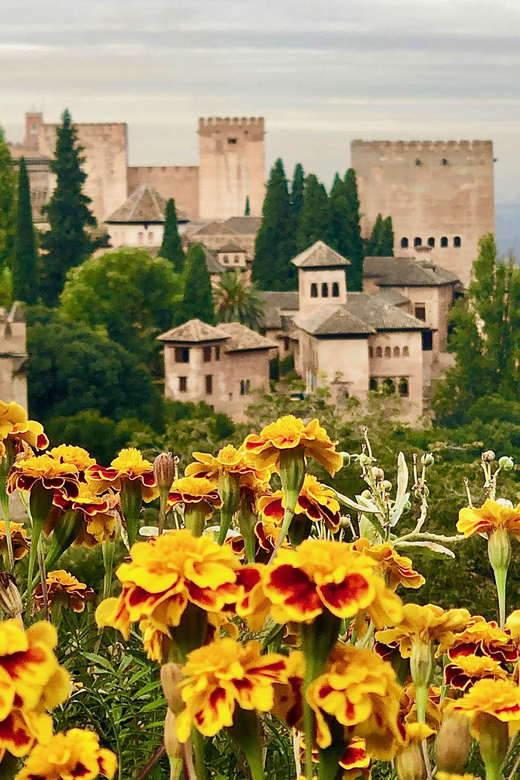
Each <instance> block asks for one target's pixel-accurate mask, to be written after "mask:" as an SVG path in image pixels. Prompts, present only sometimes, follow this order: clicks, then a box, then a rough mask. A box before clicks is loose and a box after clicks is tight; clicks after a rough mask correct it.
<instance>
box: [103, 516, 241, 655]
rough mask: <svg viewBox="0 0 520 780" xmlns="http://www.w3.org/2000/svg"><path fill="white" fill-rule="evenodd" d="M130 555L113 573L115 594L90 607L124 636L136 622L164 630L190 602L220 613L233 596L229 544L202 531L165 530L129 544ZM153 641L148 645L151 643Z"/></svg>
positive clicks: (236, 564)
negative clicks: (117, 588) (199, 533)
mask: <svg viewBox="0 0 520 780" xmlns="http://www.w3.org/2000/svg"><path fill="white" fill-rule="evenodd" d="M130 559H131V560H130V562H129V563H122V564H121V565H120V566H119V568H118V570H117V572H116V574H117V577H118V579H119V580H120V582H121V583H122V586H123V589H122V592H121V594H120V595H119V596H118V597H117V598H110V599H106V600H105V601H103V602H101V604H100V605H99V607H98V608H97V610H96V620H97V622H98V625H99V626H113V627H114V628H117V629H119V631H121V633H122V634H123V636H124V637H125V639H128V638H129V635H130V625H131V624H132V623H134V622H137V621H147V622H145V628H147V629H148V630H149V631H150V630H151V628H154V630H160V631H161V632H162V633H163V634H165V635H169V628H170V627H172V626H178V625H179V623H180V620H181V617H182V615H183V613H184V610H185V609H186V607H187V606H188V603H190V602H191V603H193V604H196V605H197V606H198V607H200V608H201V609H203V610H206V611H207V612H220V611H221V610H222V609H223V608H224V606H225V605H226V604H232V603H234V602H235V601H236V594H237V587H236V579H237V569H238V568H239V567H240V562H239V560H238V558H237V557H236V556H235V554H234V553H233V550H232V549H231V547H229V545H222V546H221V545H218V544H217V543H216V542H214V541H213V539H211V538H210V537H208V536H201V537H194V536H193V535H192V533H191V531H189V530H187V529H182V530H180V531H167V532H165V533H164V534H162V535H161V536H159V537H157V538H156V539H150V540H149V541H148V542H137V543H136V544H134V545H133V546H132V548H131V550H130ZM156 640H157V637H155V639H154V641H153V642H152V641H151V645H153V646H155V647H157V641H156ZM153 657H154V660H160V659H158V658H157V657H156V656H153Z"/></svg>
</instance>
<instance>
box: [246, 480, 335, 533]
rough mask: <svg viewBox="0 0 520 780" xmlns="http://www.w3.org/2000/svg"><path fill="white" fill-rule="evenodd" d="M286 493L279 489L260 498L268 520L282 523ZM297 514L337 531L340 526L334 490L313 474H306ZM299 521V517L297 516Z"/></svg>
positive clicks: (260, 506) (261, 510)
mask: <svg viewBox="0 0 520 780" xmlns="http://www.w3.org/2000/svg"><path fill="white" fill-rule="evenodd" d="M285 506H286V501H285V494H284V491H283V490H277V491H276V492H275V493H273V494H272V495H271V496H262V497H260V498H259V499H258V509H259V511H260V512H261V513H262V514H263V515H264V517H266V518H267V519H268V520H271V521H274V522H276V523H281V522H282V520H283V516H284V512H285ZM295 515H305V517H308V518H309V520H312V521H314V522H323V523H325V524H326V525H327V527H328V528H329V529H330V530H331V531H333V532H335V531H337V530H338V528H339V521H340V518H341V513H340V510H339V502H338V501H337V500H336V497H335V495H334V492H333V491H332V490H331V489H330V488H329V487H327V486H326V485H322V484H321V483H320V482H318V480H317V479H316V477H313V476H312V475H311V474H306V475H305V480H304V482H303V487H302V489H301V491H300V495H299V496H298V501H297V503H296V509H295ZM295 520H296V521H297V518H295Z"/></svg>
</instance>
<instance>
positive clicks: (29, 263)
mask: <svg viewBox="0 0 520 780" xmlns="http://www.w3.org/2000/svg"><path fill="white" fill-rule="evenodd" d="M38 272H39V261H38V251H37V249H36V238H35V234H34V225H33V219H32V209H31V191H30V188H29V176H28V175H27V166H26V164H25V159H24V158H23V157H22V159H21V160H20V167H19V169H18V208H17V221H16V242H15V251H14V255H13V261H12V276H13V296H14V299H15V300H17V301H24V302H25V303H28V304H30V305H31V304H33V303H36V301H37V300H38Z"/></svg>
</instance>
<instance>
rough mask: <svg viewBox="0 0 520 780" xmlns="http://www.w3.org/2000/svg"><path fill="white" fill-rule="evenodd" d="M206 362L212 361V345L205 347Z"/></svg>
mask: <svg viewBox="0 0 520 780" xmlns="http://www.w3.org/2000/svg"><path fill="white" fill-rule="evenodd" d="M204 362H205V363H211V347H204Z"/></svg>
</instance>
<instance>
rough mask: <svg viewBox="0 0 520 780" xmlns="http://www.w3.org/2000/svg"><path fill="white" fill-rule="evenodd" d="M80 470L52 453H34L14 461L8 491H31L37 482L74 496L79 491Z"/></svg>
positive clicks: (68, 495) (8, 480) (47, 487)
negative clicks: (61, 460) (62, 461)
mask: <svg viewBox="0 0 520 780" xmlns="http://www.w3.org/2000/svg"><path fill="white" fill-rule="evenodd" d="M78 478H79V471H78V467H77V466H75V465H74V464H73V463H61V462H60V461H59V460H57V459H56V458H53V457H52V455H34V456H32V457H29V458H21V459H20V460H17V461H15V462H14V464H13V467H12V468H11V471H10V472H9V476H8V477H7V483H6V485H7V492H8V493H13V492H14V491H15V490H22V491H25V492H29V491H30V490H31V489H32V488H33V486H34V485H35V484H36V483H37V482H41V483H42V485H43V487H44V488H46V489H47V490H54V491H58V492H61V493H64V494H65V495H66V496H67V497H68V498H74V497H75V496H77V495H78V493H79V483H78Z"/></svg>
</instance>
